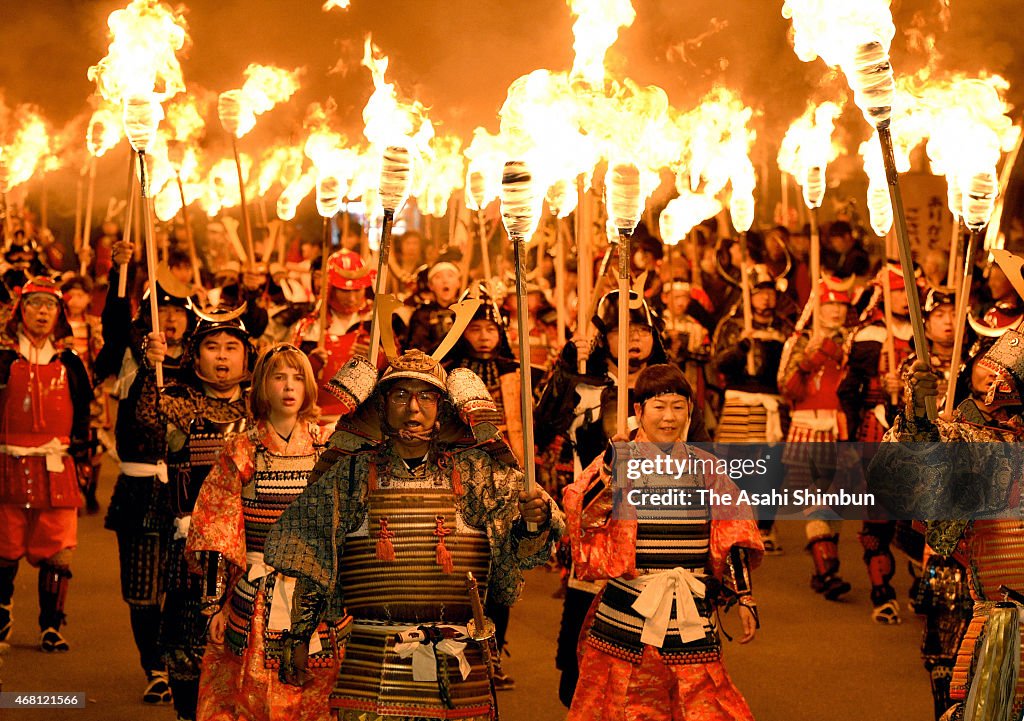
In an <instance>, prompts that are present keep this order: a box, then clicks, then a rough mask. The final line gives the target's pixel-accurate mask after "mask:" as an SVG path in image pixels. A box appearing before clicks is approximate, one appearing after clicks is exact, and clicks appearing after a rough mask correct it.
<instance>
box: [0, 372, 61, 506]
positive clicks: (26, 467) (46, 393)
mask: <svg viewBox="0 0 1024 721" xmlns="http://www.w3.org/2000/svg"><path fill="white" fill-rule="evenodd" d="M0 407H2V408H3V415H2V416H0V442H2V444H3V445H4V446H7V447H13V446H20V447H25V448H38V447H39V446H43V445H45V444H47V443H50V442H52V441H53V440H54V439H56V440H57V441H58V442H59V443H60V444H61V445H64V446H67V444H68V443H69V442H70V436H71V421H72V418H73V417H74V407H73V405H72V403H71V391H70V389H69V387H68V376H67V369H65V367H64V364H63V363H61V362H60V361H57V360H55V361H53V362H51V363H46V364H44V365H36V364H31V363H29V362H28V361H27V360H25V359H24V358H18V359H17V360H16V361H14V363H12V364H11V374H10V378H9V380H8V382H7V387H6V388H4V389H3V390H2V391H0ZM59 464H60V468H59V469H56V470H47V458H46V456H22V457H18V456H16V455H14V454H13V453H10V452H0V503H10V504H15V505H19V506H24V507H26V508H75V507H77V506H78V505H79V502H80V499H79V492H78V479H77V476H76V473H75V464H74V461H73V460H72V458H71V457H70V456H69V455H68V454H67V452H66V451H65V452H63V453H62V454H60V460H59Z"/></svg>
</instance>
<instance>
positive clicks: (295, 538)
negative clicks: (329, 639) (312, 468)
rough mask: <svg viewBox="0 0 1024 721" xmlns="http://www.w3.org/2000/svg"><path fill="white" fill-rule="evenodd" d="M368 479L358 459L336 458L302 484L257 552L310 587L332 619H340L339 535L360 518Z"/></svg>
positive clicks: (364, 508)
mask: <svg viewBox="0 0 1024 721" xmlns="http://www.w3.org/2000/svg"><path fill="white" fill-rule="evenodd" d="M324 455H326V453H325V454H324ZM368 475H369V472H368V469H367V463H366V460H365V458H364V456H360V455H352V454H345V455H342V456H340V457H339V458H338V460H337V461H336V462H335V463H334V464H333V465H332V466H331V467H330V468H328V469H327V470H326V471H324V473H323V475H322V476H321V477H320V478H319V479H318V480H316V481H311V482H310V483H309V484H308V485H307V486H306V489H305V490H304V491H303V492H302V495H300V496H299V497H298V498H296V499H295V500H294V501H293V502H292V503H291V504H290V505H289V506H288V508H286V509H285V510H284V513H282V514H281V516H280V517H279V518H278V519H277V521H275V522H274V525H273V526H271V527H270V532H269V533H268V534H267V540H266V544H265V546H264V551H263V552H264V557H265V558H266V562H267V563H268V564H270V565H271V566H273V567H274V568H275V569H277V570H278V571H280V572H281V573H284V574H285V575H287V576H294V577H296V578H300V579H305V582H307V583H308V584H309V585H310V586H311V587H315V589H316V590H315V593H316V594H319V595H322V596H323V597H324V598H326V599H327V602H326V604H327V605H326V608H327V612H326V613H327V614H328V616H329V617H330V618H332V619H333V618H341V617H343V616H344V608H343V604H344V589H342V588H340V587H338V583H337V580H338V564H339V563H340V562H341V558H342V555H343V553H344V547H345V536H346V535H347V534H348V533H350V532H351V531H354V530H355V529H356V528H358V527H359V525H360V523H361V522H362V519H363V518H364V517H365V516H366V512H367V500H366V494H367V486H366V479H367V478H368ZM310 593H314V591H310Z"/></svg>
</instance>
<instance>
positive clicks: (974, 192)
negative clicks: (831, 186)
mask: <svg viewBox="0 0 1024 721" xmlns="http://www.w3.org/2000/svg"><path fill="white" fill-rule="evenodd" d="M964 190H966V192H964V193H963V198H964V205H963V210H962V212H961V215H962V217H963V219H964V225H966V226H967V229H968V230H970V231H971V238H970V240H969V241H968V242H967V252H966V253H965V254H964V275H963V278H962V279H961V281H960V289H959V290H958V291H957V294H956V323H955V324H954V326H953V328H955V333H956V335H955V336H954V337H953V356H952V360H951V361H950V366H949V367H950V369H951V370H950V378H949V384H948V385H947V386H946V406H945V408H944V409H943V415H944V416H945V418H946V419H947V420H952V418H953V398H954V395H955V394H956V371H957V369H959V368H960V360H961V358H962V357H963V350H964V330H965V326H966V325H967V303H968V300H969V298H968V296H969V295H970V292H971V275H972V273H971V270H972V269H973V268H974V253H975V252H976V251H977V249H978V238H979V237H980V236H981V231H982V230H984V228H985V226H986V225H988V221H989V219H990V218H991V217H992V208H993V207H994V206H995V202H996V196H997V195H998V194H999V181H998V179H997V177H996V170H995V168H992V169H990V170H986V171H982V172H980V173H976V174H975V175H974V176H973V177H971V180H970V183H969V184H968V187H967V188H966V189H964ZM950 262H952V259H950ZM908 295H909V294H908Z"/></svg>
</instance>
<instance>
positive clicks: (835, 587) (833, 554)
mask: <svg viewBox="0 0 1024 721" xmlns="http://www.w3.org/2000/svg"><path fill="white" fill-rule="evenodd" d="M806 532H807V550H809V551H810V552H811V560H812V561H813V562H814V574H813V575H812V576H811V588H813V589H814V590H815V591H817V592H818V593H821V594H823V595H824V596H825V598H826V599H828V600H829V601H836V600H838V599H839V597H840V596H842V595H844V594H846V593H849V592H850V584H849V582H847V581H845V580H843V578H842V577H841V576H840V575H839V535H838V534H836V533H832V528H831V526H829V524H828V523H827V522H826V521H809V522H808V523H807V527H806Z"/></svg>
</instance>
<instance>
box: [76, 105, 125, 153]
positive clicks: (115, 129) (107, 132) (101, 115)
mask: <svg viewBox="0 0 1024 721" xmlns="http://www.w3.org/2000/svg"><path fill="white" fill-rule="evenodd" d="M122 135H123V132H122V127H121V119H120V118H119V117H118V114H117V112H116V111H115V110H114V109H113V108H112V107H111V106H109V105H103V106H102V107H101V108H99V109H98V110H96V112H94V113H93V114H92V117H91V118H89V125H88V127H87V128H86V133H85V147H86V148H88V150H89V154H90V155H92V156H93V157H94V158H101V157H103V156H104V155H105V154H106V152H107V151H108V150H110V149H111V148H113V147H114V146H115V145H117V144H118V143H119V142H121V137H122Z"/></svg>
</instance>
